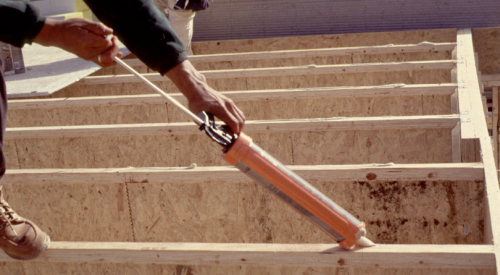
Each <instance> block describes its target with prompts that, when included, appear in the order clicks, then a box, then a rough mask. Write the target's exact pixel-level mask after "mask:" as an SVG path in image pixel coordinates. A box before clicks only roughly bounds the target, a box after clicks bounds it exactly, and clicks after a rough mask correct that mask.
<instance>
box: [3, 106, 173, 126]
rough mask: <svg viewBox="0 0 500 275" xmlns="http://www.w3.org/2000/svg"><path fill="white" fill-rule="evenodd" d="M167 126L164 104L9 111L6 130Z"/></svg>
mask: <svg viewBox="0 0 500 275" xmlns="http://www.w3.org/2000/svg"><path fill="white" fill-rule="evenodd" d="M162 122H169V121H168V117H167V106H166V103H162V100H159V104H156V105H129V106H100V107H81V108H58V109H31V110H9V115H8V116H7V127H37V126H40V127H41V126H68V125H101V124H130V123H162Z"/></svg>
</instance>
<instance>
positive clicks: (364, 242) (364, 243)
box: [356, 237, 375, 247]
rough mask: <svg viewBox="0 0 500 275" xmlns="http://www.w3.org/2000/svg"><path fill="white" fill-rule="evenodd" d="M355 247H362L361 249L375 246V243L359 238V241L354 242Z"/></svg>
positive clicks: (365, 238)
mask: <svg viewBox="0 0 500 275" xmlns="http://www.w3.org/2000/svg"><path fill="white" fill-rule="evenodd" d="M356 245H359V246H362V247H371V246H375V243H374V242H372V241H370V239H368V238H367V237H360V238H359V240H358V241H357V242H356Z"/></svg>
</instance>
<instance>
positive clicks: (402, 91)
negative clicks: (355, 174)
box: [9, 83, 457, 110]
mask: <svg viewBox="0 0 500 275" xmlns="http://www.w3.org/2000/svg"><path fill="white" fill-rule="evenodd" d="M456 88H457V84H455V83H442V84H412V85H405V84H389V85H381V86H357V87H324V88H299V89H274V90H252V91H232V92H222V94H223V95H225V96H227V97H229V98H231V99H232V100H234V101H243V100H244V101H253V100H273V99H283V98H287V99H307V98H336V97H377V96H417V95H451V94H453V93H454V92H455V90H456ZM170 96H172V97H173V98H174V99H175V100H177V101H179V102H181V103H182V104H187V100H186V98H185V97H184V96H183V95H182V94H180V93H176V94H170ZM163 102H164V100H163V99H162V97H161V96H160V95H157V94H151V95H124V96H96V97H74V98H50V99H24V100H11V101H9V110H23V109H24V110H29V109H52V108H77V107H97V106H120V105H144V104H161V103H163Z"/></svg>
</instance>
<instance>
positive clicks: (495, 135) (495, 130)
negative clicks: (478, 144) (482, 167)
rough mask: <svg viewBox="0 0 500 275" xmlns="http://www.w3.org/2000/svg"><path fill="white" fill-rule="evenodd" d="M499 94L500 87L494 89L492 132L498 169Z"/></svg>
mask: <svg viewBox="0 0 500 275" xmlns="http://www.w3.org/2000/svg"><path fill="white" fill-rule="evenodd" d="M499 92H500V88H499V87H493V91H492V93H493V100H492V103H493V110H492V111H493V114H492V116H493V125H492V130H493V157H494V158H495V165H496V167H497V169H498V147H499V146H498V145H499V144H498V116H499V115H500V112H499V111H498V108H500V104H499V96H498V95H499Z"/></svg>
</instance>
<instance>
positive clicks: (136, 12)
mask: <svg viewBox="0 0 500 275" xmlns="http://www.w3.org/2000/svg"><path fill="white" fill-rule="evenodd" d="M85 2H86V3H87V5H88V6H89V7H90V8H91V9H92V11H93V12H94V14H95V15H96V16H97V17H98V18H99V20H101V21H102V22H103V23H104V24H106V25H108V26H109V27H111V28H112V29H113V30H114V34H115V35H116V36H118V38H119V39H120V40H121V41H122V42H123V43H124V44H125V46H127V48H128V49H129V50H130V51H131V52H133V53H134V54H135V55H136V56H137V57H138V58H139V59H141V60H142V61H143V62H144V63H145V64H146V65H148V66H149V67H150V68H151V69H153V70H156V71H159V72H160V73H161V74H165V73H166V72H167V71H168V70H170V69H171V68H173V67H174V66H176V65H177V64H179V63H180V62H182V61H184V60H186V59H187V54H186V52H185V49H184V45H183V44H182V42H181V40H180V39H179V37H178V36H177V35H176V34H175V33H174V31H173V29H172V27H171V26H170V24H169V23H168V20H167V19H166V18H165V16H164V15H163V14H162V13H161V12H160V11H159V10H158V9H157V8H156V7H155V5H154V3H153V1H152V0H120V1H117V0H85ZM44 22H45V18H44V17H42V16H40V14H39V12H38V11H37V9H36V8H35V7H34V6H33V5H32V4H30V3H25V2H21V1H16V2H13V1H7V0H0V41H4V42H7V43H9V44H12V45H14V46H17V47H22V46H23V45H24V44H25V43H29V44H31V43H32V42H33V40H34V39H35V37H36V35H37V34H38V32H40V30H41V29H42V27H43V24H44Z"/></svg>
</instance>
